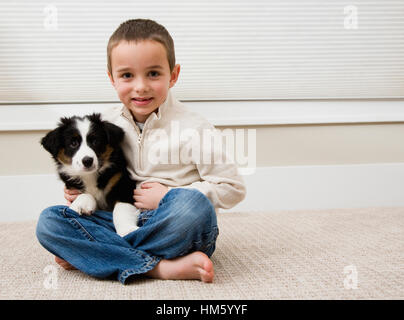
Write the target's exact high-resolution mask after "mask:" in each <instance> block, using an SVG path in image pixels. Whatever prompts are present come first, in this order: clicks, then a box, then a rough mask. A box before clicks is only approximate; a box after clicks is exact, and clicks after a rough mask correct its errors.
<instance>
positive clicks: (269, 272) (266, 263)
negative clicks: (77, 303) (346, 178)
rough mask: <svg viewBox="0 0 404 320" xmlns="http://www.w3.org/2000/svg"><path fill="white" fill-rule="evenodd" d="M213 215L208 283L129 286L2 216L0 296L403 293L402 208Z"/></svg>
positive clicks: (357, 295) (303, 296)
mask: <svg viewBox="0 0 404 320" xmlns="http://www.w3.org/2000/svg"><path fill="white" fill-rule="evenodd" d="M218 221H219V228H220V235H219V238H218V242H217V250H216V252H215V254H214V255H213V258H212V260H213V262H214V266H215V272H216V276H215V280H214V283H212V284H205V283H201V282H199V281H193V280H187V281H163V280H152V279H140V280H138V281H134V282H131V283H130V284H129V285H126V286H123V285H122V284H120V283H119V282H117V281H112V280H97V279H94V278H91V277H89V276H86V275H85V274H83V273H81V272H80V271H65V270H63V269H61V268H59V267H56V264H55V262H54V261H53V257H52V256H51V255H50V254H49V253H48V252H46V251H45V250H44V249H43V248H42V247H41V246H40V245H39V243H38V242H37V240H36V238H35V222H23V223H22V222H18V223H17V222H15V223H2V224H0V243H1V247H0V261H1V266H0V270H1V273H0V275H1V278H0V290H1V292H0V298H1V299H214V300H215V299H404V208H368V209H352V210H348V209H343V210H321V211H286V212H285V211H283V212H251V213H248V214H247V213H222V214H221V215H220V216H219V218H218ZM49 270H50V272H55V271H56V276H55V277H54V278H52V279H57V282H50V281H49V279H51V278H50V277H51V274H54V273H46V271H49ZM344 270H345V272H346V273H344ZM355 272H356V273H355ZM355 277H356V278H355ZM355 279H356V280H357V282H355ZM355 283H357V288H356V289H354V288H352V287H354V286H355Z"/></svg>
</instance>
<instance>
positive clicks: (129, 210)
mask: <svg viewBox="0 0 404 320" xmlns="http://www.w3.org/2000/svg"><path fill="white" fill-rule="evenodd" d="M139 213H140V210H139V209H138V208H136V207H135V206H134V205H133V204H130V203H126V202H117V203H116V204H115V207H114V210H113V221H114V226H115V230H116V233H117V234H119V235H120V236H121V237H124V236H126V235H127V234H129V233H131V232H133V231H135V230H137V229H139V227H138V226H137V219H138V217H139Z"/></svg>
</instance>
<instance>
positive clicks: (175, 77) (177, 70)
mask: <svg viewBox="0 0 404 320" xmlns="http://www.w3.org/2000/svg"><path fill="white" fill-rule="evenodd" d="M180 70H181V66H180V65H179V64H176V65H175V66H174V69H173V72H171V78H170V86H169V87H170V88H172V87H174V85H175V83H176V82H177V80H178V77H179V75H180Z"/></svg>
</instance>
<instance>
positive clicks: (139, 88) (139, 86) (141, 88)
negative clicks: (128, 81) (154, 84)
mask: <svg viewBox="0 0 404 320" xmlns="http://www.w3.org/2000/svg"><path fill="white" fill-rule="evenodd" d="M135 91H136V92H137V93H143V92H145V91H147V83H146V81H144V80H142V79H139V80H137V81H136V83H135Z"/></svg>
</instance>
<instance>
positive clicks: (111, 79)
mask: <svg viewBox="0 0 404 320" xmlns="http://www.w3.org/2000/svg"><path fill="white" fill-rule="evenodd" d="M107 74H108V78H109V81H111V84H112V85H113V86H114V87H115V81H114V78H113V77H112V74H111V73H110V72H109V71H108V70H107Z"/></svg>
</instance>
